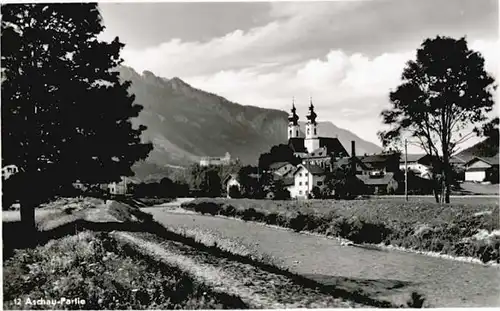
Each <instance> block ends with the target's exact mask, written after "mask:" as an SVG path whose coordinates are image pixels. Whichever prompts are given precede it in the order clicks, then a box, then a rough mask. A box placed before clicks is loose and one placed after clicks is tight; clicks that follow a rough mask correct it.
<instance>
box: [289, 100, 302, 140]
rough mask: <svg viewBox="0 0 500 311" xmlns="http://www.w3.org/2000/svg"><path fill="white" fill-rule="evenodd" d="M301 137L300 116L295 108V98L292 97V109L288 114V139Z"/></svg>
mask: <svg viewBox="0 0 500 311" xmlns="http://www.w3.org/2000/svg"><path fill="white" fill-rule="evenodd" d="M297 137H299V116H298V115H297V109H295V99H292V110H291V112H290V114H289V115H288V139H290V138H297Z"/></svg>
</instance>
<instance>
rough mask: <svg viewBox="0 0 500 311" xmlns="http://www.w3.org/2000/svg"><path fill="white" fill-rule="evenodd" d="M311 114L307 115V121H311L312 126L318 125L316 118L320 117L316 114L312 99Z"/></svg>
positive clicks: (310, 101)
mask: <svg viewBox="0 0 500 311" xmlns="http://www.w3.org/2000/svg"><path fill="white" fill-rule="evenodd" d="M309 103H310V105H309V114H308V115H307V120H309V123H311V124H316V117H317V116H318V115H317V114H316V112H314V105H313V102H312V97H309Z"/></svg>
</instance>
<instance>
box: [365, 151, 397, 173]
mask: <svg viewBox="0 0 500 311" xmlns="http://www.w3.org/2000/svg"><path fill="white" fill-rule="evenodd" d="M399 158H400V154H399V153H397V152H393V151H388V152H384V153H380V154H372V155H365V156H361V157H360V160H361V162H363V164H364V165H365V166H366V167H367V168H368V170H369V172H368V175H382V174H386V173H396V172H398V171H399Z"/></svg>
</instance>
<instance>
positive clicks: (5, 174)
mask: <svg viewBox="0 0 500 311" xmlns="http://www.w3.org/2000/svg"><path fill="white" fill-rule="evenodd" d="M17 173H19V168H18V167H17V166H15V165H14V164H10V165H6V166H4V167H2V178H3V179H4V180H5V179H8V178H9V177H10V176H12V175H14V174H17Z"/></svg>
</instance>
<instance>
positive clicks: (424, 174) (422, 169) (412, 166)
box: [399, 154, 432, 179]
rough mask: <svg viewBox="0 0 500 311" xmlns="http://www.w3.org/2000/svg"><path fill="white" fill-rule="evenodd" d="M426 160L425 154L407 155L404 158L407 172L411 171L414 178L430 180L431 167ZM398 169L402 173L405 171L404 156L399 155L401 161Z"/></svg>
mask: <svg viewBox="0 0 500 311" xmlns="http://www.w3.org/2000/svg"><path fill="white" fill-rule="evenodd" d="M427 158H428V156H427V155H425V154H408V155H407V156H406V159H407V161H406V165H407V167H408V171H413V172H414V173H415V175H416V176H418V177H421V178H424V179H431V176H432V173H431V165H430V163H429V161H426V159H427ZM399 169H400V170H402V171H403V172H404V171H405V155H404V154H401V159H400V161H399Z"/></svg>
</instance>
